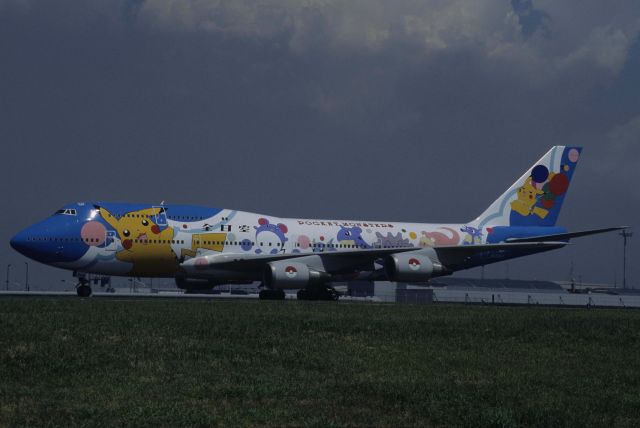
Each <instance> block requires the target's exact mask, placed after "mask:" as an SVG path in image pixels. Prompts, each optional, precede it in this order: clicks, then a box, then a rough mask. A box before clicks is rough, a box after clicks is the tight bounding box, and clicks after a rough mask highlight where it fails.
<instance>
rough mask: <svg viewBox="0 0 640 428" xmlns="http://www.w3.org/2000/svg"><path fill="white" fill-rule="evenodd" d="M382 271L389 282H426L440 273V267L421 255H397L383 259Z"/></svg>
mask: <svg viewBox="0 0 640 428" xmlns="http://www.w3.org/2000/svg"><path fill="white" fill-rule="evenodd" d="M384 269H385V273H386V274H387V278H389V281H400V282H427V281H428V280H429V278H431V277H432V276H437V274H438V273H439V272H441V271H442V266H441V265H440V264H439V263H434V262H432V261H431V259H430V258H429V257H427V256H425V255H422V254H415V253H398V254H391V255H390V256H388V257H387V258H386V259H385V262H384Z"/></svg>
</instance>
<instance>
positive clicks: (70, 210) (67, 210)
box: [56, 208, 78, 215]
mask: <svg viewBox="0 0 640 428" xmlns="http://www.w3.org/2000/svg"><path fill="white" fill-rule="evenodd" d="M58 214H62V215H78V212H77V211H76V210H75V208H64V209H61V210H58V211H56V215H58Z"/></svg>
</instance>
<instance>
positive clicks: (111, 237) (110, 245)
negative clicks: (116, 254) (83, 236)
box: [104, 230, 118, 251]
mask: <svg viewBox="0 0 640 428" xmlns="http://www.w3.org/2000/svg"><path fill="white" fill-rule="evenodd" d="M105 238H106V239H105V241H104V249H105V250H107V251H116V250H117V249H118V245H117V244H116V231H115V230H107V236H106V237H105Z"/></svg>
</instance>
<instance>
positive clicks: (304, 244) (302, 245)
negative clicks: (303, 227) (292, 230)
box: [298, 235, 311, 250]
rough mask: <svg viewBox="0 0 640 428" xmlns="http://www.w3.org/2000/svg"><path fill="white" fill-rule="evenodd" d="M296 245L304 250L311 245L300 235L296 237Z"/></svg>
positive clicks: (307, 238)
mask: <svg viewBox="0 0 640 428" xmlns="http://www.w3.org/2000/svg"><path fill="white" fill-rule="evenodd" d="M298 244H299V245H300V248H302V249H303V250H306V249H307V248H309V246H310V245H311V240H310V239H309V237H308V236H307V235H300V236H298Z"/></svg>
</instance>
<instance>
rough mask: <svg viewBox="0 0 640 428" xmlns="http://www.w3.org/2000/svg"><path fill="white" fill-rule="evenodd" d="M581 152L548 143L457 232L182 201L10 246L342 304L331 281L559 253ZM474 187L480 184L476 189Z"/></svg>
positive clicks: (119, 271) (60, 258) (79, 268)
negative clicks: (562, 216)
mask: <svg viewBox="0 0 640 428" xmlns="http://www.w3.org/2000/svg"><path fill="white" fill-rule="evenodd" d="M581 153H582V148H580V147H565V146H555V147H552V148H551V149H550V150H549V151H548V152H547V153H546V154H545V155H544V156H543V157H542V158H541V159H540V160H539V161H538V162H536V163H535V164H534V165H533V166H532V167H531V168H529V169H528V170H526V172H525V173H524V175H522V177H520V178H519V179H518V180H516V181H515V183H513V184H512V185H511V187H509V188H508V189H507V190H506V191H505V192H504V193H503V194H502V195H501V196H500V197H499V198H498V199H496V200H495V201H494V202H493V203H492V204H491V205H489V207H488V208H487V209H486V210H485V211H484V212H483V213H482V214H481V215H480V216H478V217H477V218H476V219H474V220H471V221H469V222H467V223H460V224H429V223H401V222H395V221H363V220H326V219H325V220H323V219H305V218H279V217H275V216H270V215H266V214H258V213H252V212H244V211H238V210H233V209H219V208H208V207H202V206H189V205H170V204H169V205H164V204H161V205H153V204H129V203H109V202H78V203H73V204H69V205H65V206H64V207H62V208H60V209H59V210H57V211H56V212H55V213H54V214H53V215H52V216H50V217H48V218H46V219H45V220H43V221H41V222H39V223H36V224H34V225H32V226H30V227H28V228H26V229H24V230H22V231H21V232H19V233H18V234H16V235H15V236H14V237H13V238H12V239H11V242H10V244H11V246H12V247H13V248H14V249H15V250H17V251H18V252H20V253H21V254H23V255H25V256H27V257H29V258H31V259H33V260H36V261H38V262H42V263H44V264H47V265H51V266H55V267H58V268H62V269H68V270H72V271H74V273H75V275H76V276H78V277H79V283H78V285H77V286H76V290H77V294H78V295H79V296H81V297H88V296H90V295H91V293H92V290H91V288H90V286H89V281H88V279H87V278H86V275H87V274H99V275H109V276H126V277H162V278H174V279H175V282H176V285H177V286H178V287H179V288H181V289H184V290H185V291H187V292H203V291H205V290H211V289H212V288H213V287H215V286H218V285H222V284H229V283H250V282H253V281H261V288H262V290H261V291H260V294H259V296H260V298H261V299H273V300H278V299H284V298H285V292H284V290H295V289H297V290H298V292H297V297H298V299H300V300H337V299H338V297H339V293H338V292H337V291H336V290H335V288H334V287H333V285H332V284H333V283H335V282H337V281H345V280H350V279H364V280H370V281H377V280H387V281H400V282H408V283H427V282H428V281H429V280H430V279H431V278H435V277H438V276H443V275H450V274H452V273H453V272H456V271H460V270H463V269H469V268H473V267H477V266H483V265H487V264H491V263H496V262H500V261H504V260H508V259H512V258H516V257H522V256H527V255H531V254H536V253H541V252H544V251H549V250H554V249H558V248H562V247H564V246H565V245H567V244H568V242H569V240H570V239H571V238H576V237H580V236H586V235H592V234H596V233H604V232H609V231H614V230H619V229H624V228H625V227H607V228H600V229H591V230H585V231H579V232H568V231H567V229H565V228H563V227H558V226H556V220H557V218H558V215H559V213H560V209H561V207H562V204H563V202H564V199H565V197H566V195H567V191H568V189H569V184H570V182H571V179H572V177H573V174H574V172H575V169H576V166H577V164H578V161H579V159H580V156H581ZM474 185H478V183H477V182H476V183H475V184H474Z"/></svg>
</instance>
